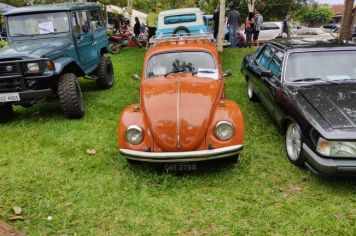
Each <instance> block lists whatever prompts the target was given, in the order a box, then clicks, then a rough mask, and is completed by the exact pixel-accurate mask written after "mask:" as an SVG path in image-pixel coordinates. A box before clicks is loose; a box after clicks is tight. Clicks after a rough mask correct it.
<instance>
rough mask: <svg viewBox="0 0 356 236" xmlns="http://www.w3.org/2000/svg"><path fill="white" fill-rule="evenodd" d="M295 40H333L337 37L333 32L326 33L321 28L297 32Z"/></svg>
mask: <svg viewBox="0 0 356 236" xmlns="http://www.w3.org/2000/svg"><path fill="white" fill-rule="evenodd" d="M293 37H294V38H305V37H307V38H330V39H333V38H335V37H336V35H333V34H332V33H331V32H325V31H323V30H321V29H320V28H305V29H299V30H297V31H295V33H294V35H293Z"/></svg>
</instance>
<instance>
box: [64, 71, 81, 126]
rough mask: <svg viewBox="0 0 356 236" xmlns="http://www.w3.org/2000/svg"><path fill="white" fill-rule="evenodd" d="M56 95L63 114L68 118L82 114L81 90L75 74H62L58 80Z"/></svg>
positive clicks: (74, 117)
mask: <svg viewBox="0 0 356 236" xmlns="http://www.w3.org/2000/svg"><path fill="white" fill-rule="evenodd" d="M58 97H59V103H60V105H61V108H62V111H63V113H64V115H65V116H66V117H67V118H69V119H79V118H82V117H83V116H84V113H85V111H84V104H83V98H82V92H81V90H80V86H79V83H78V81H77V77H76V76H75V74H72V73H68V74H63V75H61V76H60V77H59V80H58Z"/></svg>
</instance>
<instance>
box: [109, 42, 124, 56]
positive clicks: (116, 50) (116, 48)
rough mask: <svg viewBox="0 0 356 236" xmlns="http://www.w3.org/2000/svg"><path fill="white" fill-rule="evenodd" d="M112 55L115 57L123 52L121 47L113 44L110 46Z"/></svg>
mask: <svg viewBox="0 0 356 236" xmlns="http://www.w3.org/2000/svg"><path fill="white" fill-rule="evenodd" d="M109 46H110V53H111V54H113V55H116V54H119V53H120V52H121V50H120V45H119V44H116V43H111V44H110V45H109Z"/></svg>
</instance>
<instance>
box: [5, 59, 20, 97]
mask: <svg viewBox="0 0 356 236" xmlns="http://www.w3.org/2000/svg"><path fill="white" fill-rule="evenodd" d="M15 91H22V85H21V69H20V64H19V63H18V62H16V61H0V92H15Z"/></svg>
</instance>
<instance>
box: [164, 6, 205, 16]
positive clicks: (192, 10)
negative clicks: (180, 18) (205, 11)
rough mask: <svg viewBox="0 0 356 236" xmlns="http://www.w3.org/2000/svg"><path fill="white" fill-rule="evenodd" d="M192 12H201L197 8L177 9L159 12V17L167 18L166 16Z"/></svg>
mask: <svg viewBox="0 0 356 236" xmlns="http://www.w3.org/2000/svg"><path fill="white" fill-rule="evenodd" d="M192 12H194V13H195V12H199V13H202V11H201V10H200V9H199V8H179V9H172V10H167V11H161V12H160V13H159V15H161V16H167V15H172V14H174V15H179V14H184V13H192Z"/></svg>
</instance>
